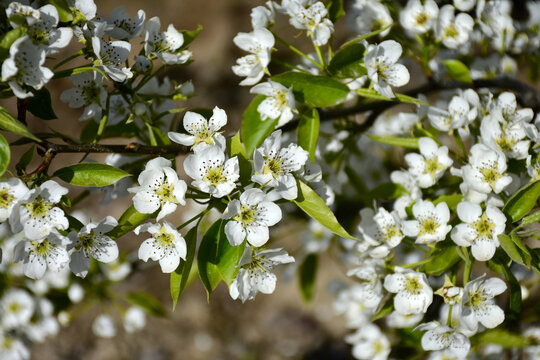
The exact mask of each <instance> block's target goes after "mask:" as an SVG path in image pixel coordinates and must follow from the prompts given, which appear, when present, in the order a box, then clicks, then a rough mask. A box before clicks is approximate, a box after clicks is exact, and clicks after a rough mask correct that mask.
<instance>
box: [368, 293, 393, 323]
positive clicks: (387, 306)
mask: <svg viewBox="0 0 540 360" xmlns="http://www.w3.org/2000/svg"><path fill="white" fill-rule="evenodd" d="M392 311H394V301H393V300H392V298H389V299H387V300H386V302H385V303H384V305H383V306H382V307H381V309H380V310H379V311H377V313H376V314H375V315H373V316H372V317H371V321H375V320H379V319H382V318H383V317H385V316H386V315H390V314H391V313H392Z"/></svg>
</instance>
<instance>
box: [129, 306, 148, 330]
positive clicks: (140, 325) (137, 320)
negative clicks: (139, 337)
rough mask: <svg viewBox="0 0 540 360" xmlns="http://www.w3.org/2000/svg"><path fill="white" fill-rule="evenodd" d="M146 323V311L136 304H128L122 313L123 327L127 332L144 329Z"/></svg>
mask: <svg viewBox="0 0 540 360" xmlns="http://www.w3.org/2000/svg"><path fill="white" fill-rule="evenodd" d="M145 325H146V313H145V312H144V310H143V309H141V308H140V307H138V306H130V307H129V309H127V310H126V313H125V314H124V329H126V332H128V333H134V332H136V331H139V330H142V329H144V327H145Z"/></svg>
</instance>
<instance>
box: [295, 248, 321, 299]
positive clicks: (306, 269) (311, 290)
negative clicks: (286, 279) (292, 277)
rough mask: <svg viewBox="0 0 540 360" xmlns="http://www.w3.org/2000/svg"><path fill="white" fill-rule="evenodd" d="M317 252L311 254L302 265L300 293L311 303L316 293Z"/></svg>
mask: <svg viewBox="0 0 540 360" xmlns="http://www.w3.org/2000/svg"><path fill="white" fill-rule="evenodd" d="M317 262H318V257H317V254H309V255H308V256H306V258H305V259H304V261H303V262H302V264H301V265H300V278H299V280H300V293H301V294H302V298H303V299H304V301H305V302H307V303H309V302H311V301H312V300H313V296H314V295H315V278H316V275H317Z"/></svg>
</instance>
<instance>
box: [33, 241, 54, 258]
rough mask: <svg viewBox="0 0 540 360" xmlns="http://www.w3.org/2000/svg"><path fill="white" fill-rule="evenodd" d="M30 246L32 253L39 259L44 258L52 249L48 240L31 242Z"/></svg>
mask: <svg viewBox="0 0 540 360" xmlns="http://www.w3.org/2000/svg"><path fill="white" fill-rule="evenodd" d="M31 244H32V250H33V252H34V253H35V254H36V255H38V256H41V257H46V256H47V254H49V251H50V250H51V248H52V246H51V243H50V242H49V240H48V239H45V240H43V241H42V242H38V241H32V242H31Z"/></svg>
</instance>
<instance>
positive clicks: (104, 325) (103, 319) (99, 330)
mask: <svg viewBox="0 0 540 360" xmlns="http://www.w3.org/2000/svg"><path fill="white" fill-rule="evenodd" d="M92 332H93V333H94V335H96V336H99V337H102V338H112V337H114V336H115V335H116V327H115V326H114V321H113V319H112V318H111V317H110V315H107V314H100V315H98V316H97V317H96V318H95V319H94V322H93V323H92Z"/></svg>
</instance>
